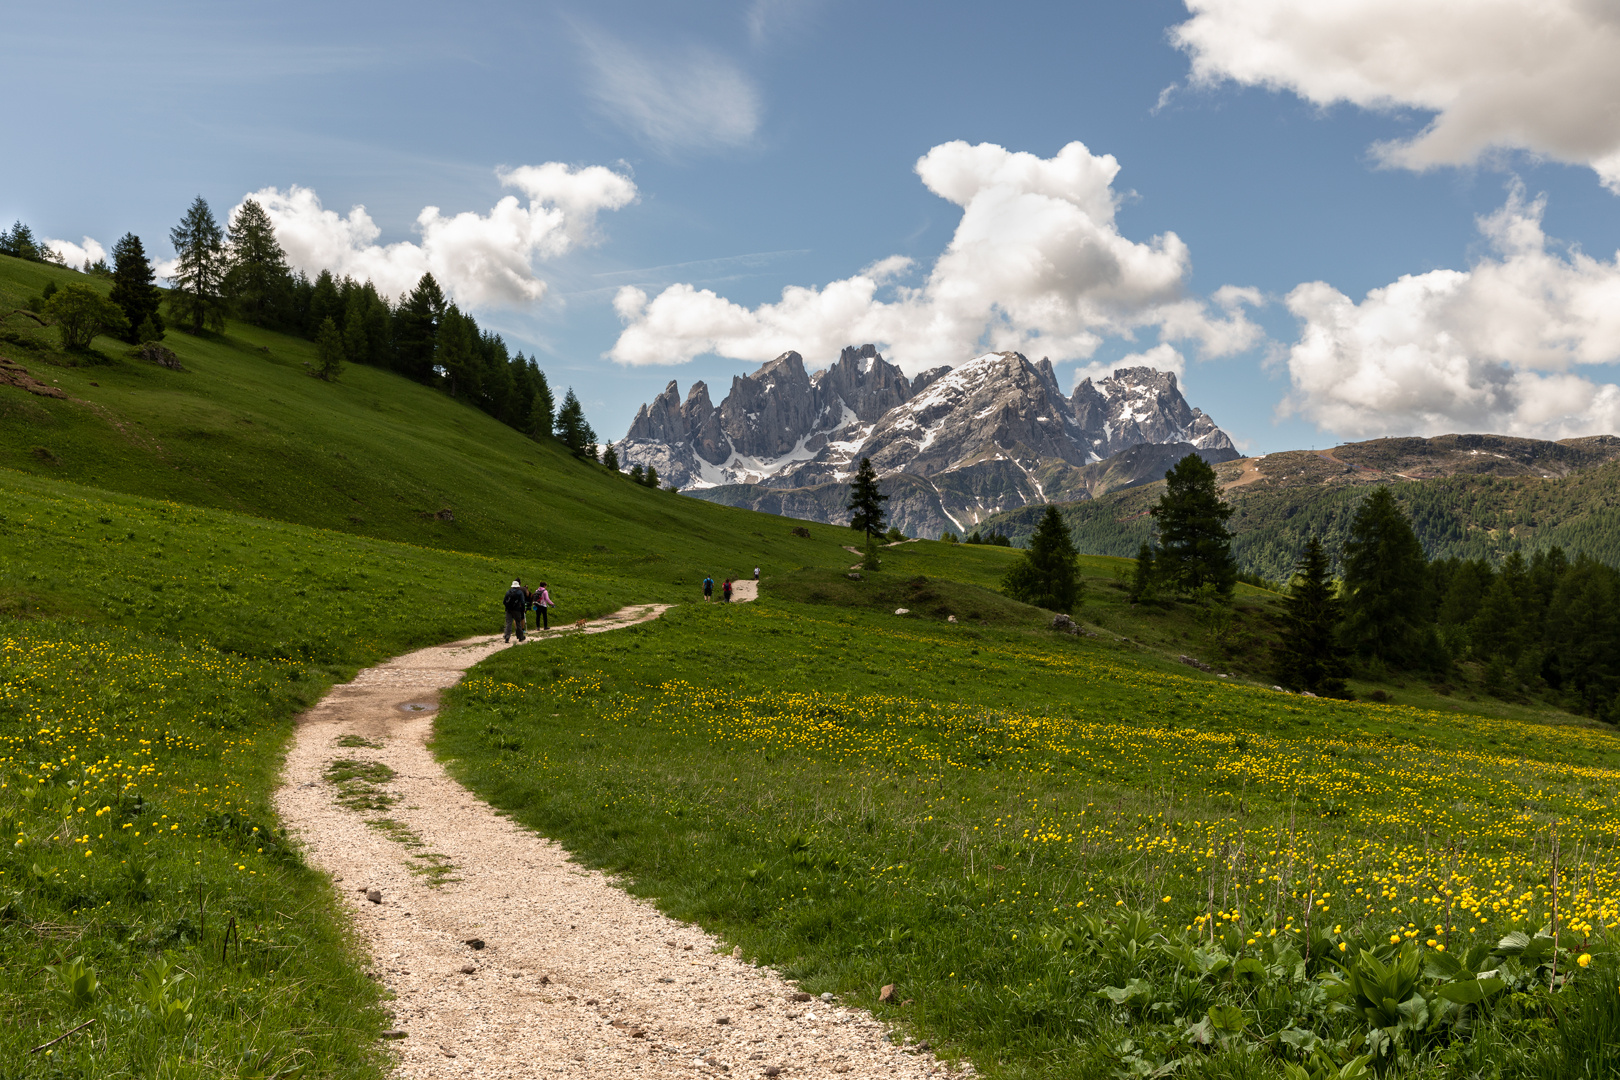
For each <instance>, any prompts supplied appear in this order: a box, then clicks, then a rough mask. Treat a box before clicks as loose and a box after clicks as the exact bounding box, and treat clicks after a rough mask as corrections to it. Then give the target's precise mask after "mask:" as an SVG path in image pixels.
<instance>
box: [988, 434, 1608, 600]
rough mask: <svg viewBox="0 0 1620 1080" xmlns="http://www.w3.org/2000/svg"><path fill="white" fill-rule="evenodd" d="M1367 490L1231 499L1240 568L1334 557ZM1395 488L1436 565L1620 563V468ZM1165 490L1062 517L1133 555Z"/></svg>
mask: <svg viewBox="0 0 1620 1080" xmlns="http://www.w3.org/2000/svg"><path fill="white" fill-rule="evenodd" d="M1370 490H1371V488H1370V487H1367V486H1353V487H1350V486H1346V487H1329V488H1323V487H1314V486H1301V487H1292V488H1280V489H1278V488H1260V487H1256V488H1255V489H1253V490H1249V489H1245V488H1235V489H1232V490H1230V491H1228V492H1227V498H1228V499H1229V500H1230V502H1231V503H1232V506H1233V508H1234V513H1233V515H1232V520H1231V528H1232V531H1233V533H1234V534H1235V537H1236V539H1235V541H1234V544H1233V551H1234V553H1235V554H1236V556H1237V559H1238V562H1239V565H1240V566H1242V568H1243V569H1245V570H1247V571H1250V572H1253V573H1258V574H1262V575H1264V576H1265V577H1268V578H1271V579H1273V580H1280V579H1283V578H1286V577H1287V576H1288V574H1289V573H1291V572H1292V569H1293V566H1294V564H1295V563H1296V562H1297V561H1298V559H1299V552H1300V550H1301V549H1302V548H1303V547H1304V544H1305V539H1306V538H1307V537H1309V536H1311V535H1317V536H1320V537H1322V539H1323V542H1324V543H1325V544H1326V545H1327V547H1328V549H1329V550H1330V551H1333V552H1337V551H1338V550H1339V548H1340V547H1341V546H1342V544H1343V542H1344V539H1345V536H1346V535H1347V533H1348V530H1349V525H1350V519H1351V517H1352V516H1353V515H1354V513H1355V509H1356V507H1357V506H1358V505H1359V504H1360V503H1361V500H1362V499H1364V498H1365V497H1366V496H1367V494H1368V493H1369V491H1370ZM1390 490H1391V491H1392V492H1393V493H1394V495H1395V498H1396V501H1397V502H1399V503H1400V505H1401V508H1402V509H1403V510H1404V511H1405V512H1406V513H1407V515H1408V516H1409V517H1410V518H1411V519H1412V526H1413V528H1414V529H1416V530H1417V534H1418V538H1419V539H1420V540H1421V541H1422V542H1423V547H1424V551H1425V552H1426V553H1427V555H1428V556H1429V558H1431V559H1445V558H1463V559H1470V558H1486V559H1490V560H1493V561H1494V560H1496V559H1498V558H1500V557H1502V556H1504V555H1506V554H1507V553H1509V552H1512V551H1524V552H1526V553H1529V552H1534V551H1538V550H1545V549H1548V548H1551V547H1555V546H1556V547H1562V548H1563V549H1564V550H1565V551H1566V552H1569V553H1571V554H1574V553H1576V552H1583V553H1585V554H1587V555H1590V556H1591V557H1593V558H1595V559H1598V560H1600V561H1602V562H1606V563H1610V564H1620V463H1611V464H1607V465H1600V466H1598V467H1596V468H1592V469H1587V470H1585V471H1582V472H1577V473H1574V474H1572V475H1570V476H1566V477H1563V478H1561V479H1550V480H1544V479H1540V478H1538V477H1506V478H1503V477H1490V476H1448V477H1441V478H1437V479H1433V480H1417V481H1407V482H1403V483H1397V484H1392V485H1390ZM1162 491H1163V484H1162V482H1161V483H1156V484H1149V485H1145V486H1143V487H1140V488H1133V489H1131V490H1129V491H1121V492H1116V493H1114V494H1111V495H1107V496H1104V497H1103V498H1101V499H1096V500H1093V501H1085V502H1078V503H1065V504H1062V505H1061V507H1060V509H1061V510H1062V511H1063V515H1064V518H1065V519H1066V520H1067V521H1068V523H1069V527H1070V529H1071V530H1072V531H1073V533H1074V538H1075V543H1076V544H1077V546H1078V547H1079V548H1080V550H1081V551H1085V552H1088V553H1093V554H1098V555H1124V556H1131V555H1134V554H1136V549H1137V547H1138V546H1139V545H1140V544H1141V542H1142V541H1143V540H1146V539H1147V538H1148V527H1149V525H1150V523H1151V519H1150V518H1149V517H1148V516H1147V511H1148V508H1149V507H1150V506H1152V505H1153V504H1154V503H1156V502H1157V501H1158V499H1159V495H1160V494H1161V492H1162ZM1043 510H1044V508H1043V507H1039V506H1034V507H1024V508H1021V509H1019V510H1014V511H1010V512H1008V513H1005V514H999V515H996V516H995V517H992V518H990V519H989V520H988V521H987V522H986V527H999V528H1001V529H1002V531H1004V532H1007V533H1008V534H1010V535H1011V536H1012V537H1013V538H1014V541H1015V542H1020V543H1021V542H1022V541H1023V540H1024V538H1026V537H1027V536H1028V535H1029V534H1030V533H1031V532H1032V531H1033V530H1034V528H1035V522H1036V521H1037V520H1038V519H1039V517H1040V515H1041V513H1042V512H1043Z"/></svg>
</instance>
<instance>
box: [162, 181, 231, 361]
mask: <svg viewBox="0 0 1620 1080" xmlns="http://www.w3.org/2000/svg"><path fill="white" fill-rule="evenodd" d="M169 243H171V244H173V245H174V253H175V262H176V266H175V271H174V274H173V276H172V277H171V279H170V280H171V281H173V283H174V289H173V291H172V292H171V293H170V294H169V303H170V305H171V306H172V307H173V309H174V311H175V313H176V315H177V316H178V317H179V320H180V321H181V322H182V323H185V324H186V325H187V326H189V327H190V328H191V332H192V333H193V334H200V333H202V332H203V331H204V330H207V329H220V328H222V327H224V325H225V309H224V304H225V301H224V286H225V272H226V270H227V269H228V263H227V259H226V255H225V234H224V233H223V232H221V231H220V228H219V222H217V221H215V220H214V212H213V211H212V210H210V209H209V208H208V203H207V201H206V200H205V199H204V198H203V197H202V196H201V195H199V196H197V198H196V199H195V200H193V201H192V204H191V207H190V208H189V209H188V210H187V211H186V216H185V217H183V218H181V219H180V224H178V225H176V226H175V227H174V228H172V229H170V230H169Z"/></svg>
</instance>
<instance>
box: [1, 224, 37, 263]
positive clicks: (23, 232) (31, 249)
mask: <svg viewBox="0 0 1620 1080" xmlns="http://www.w3.org/2000/svg"><path fill="white" fill-rule="evenodd" d="M0 254H4V255H10V256H13V257H14V258H18V259H28V260H30V261H31V262H41V261H42V256H41V254H40V244H39V241H38V240H36V239H35V238H34V230H33V229H30V228H29V227H28V226H27V225H24V224H23V223H22V222H21V221H18V222H16V223H14V224H13V225H12V226H11V230H10V231H9V232H4V233H0Z"/></svg>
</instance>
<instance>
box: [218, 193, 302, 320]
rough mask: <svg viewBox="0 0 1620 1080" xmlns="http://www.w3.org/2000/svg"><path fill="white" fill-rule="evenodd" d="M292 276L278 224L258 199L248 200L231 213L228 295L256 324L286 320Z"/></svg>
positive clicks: (238, 311)
mask: <svg viewBox="0 0 1620 1080" xmlns="http://www.w3.org/2000/svg"><path fill="white" fill-rule="evenodd" d="M291 283H292V275H291V273H290V272H289V271H288V270H287V253H286V252H285V251H283V250H282V248H281V243H280V242H279V241H278V240H277V239H276V227H275V225H274V224H273V223H272V222H271V221H270V215H269V214H268V213H266V212H265V209H264V207H263V206H261V205H259V202H258V200H257V199H245V200H243V202H242V205H241V206H239V207H237V208H236V213H235V214H233V215H232V216H231V225H230V269H229V271H228V272H227V273H226V275H225V295H226V296H227V297H229V298H230V301H231V303H232V304H233V305H234V306H235V308H236V313H237V315H239V316H240V317H241V318H242V319H243V320H245V321H247V322H250V323H252V324H253V325H255V326H279V325H282V324H283V322H284V321H285V316H286V312H287V308H288V302H287V301H288V298H289V294H290V291H291V290H290V286H291Z"/></svg>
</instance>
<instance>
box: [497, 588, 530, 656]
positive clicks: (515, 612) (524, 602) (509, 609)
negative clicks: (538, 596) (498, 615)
mask: <svg viewBox="0 0 1620 1080" xmlns="http://www.w3.org/2000/svg"><path fill="white" fill-rule="evenodd" d="M528 605H529V594H528V593H526V592H524V591H523V582H521V581H514V582H512V587H511V588H510V589H507V590H506V595H505V596H503V597H502V598H501V606H502V607H504V608H505V609H506V635H505V639H504V640H506V641H508V642H510V641H511V640H512V629H513V627H516V628H517V636H518V640H519V641H522V640H523V639H524V636H525V635H524V628H525V627H526V626H527V625H528V622H529V619H528V613H527V612H526V611H524V608H526V607H528Z"/></svg>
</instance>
